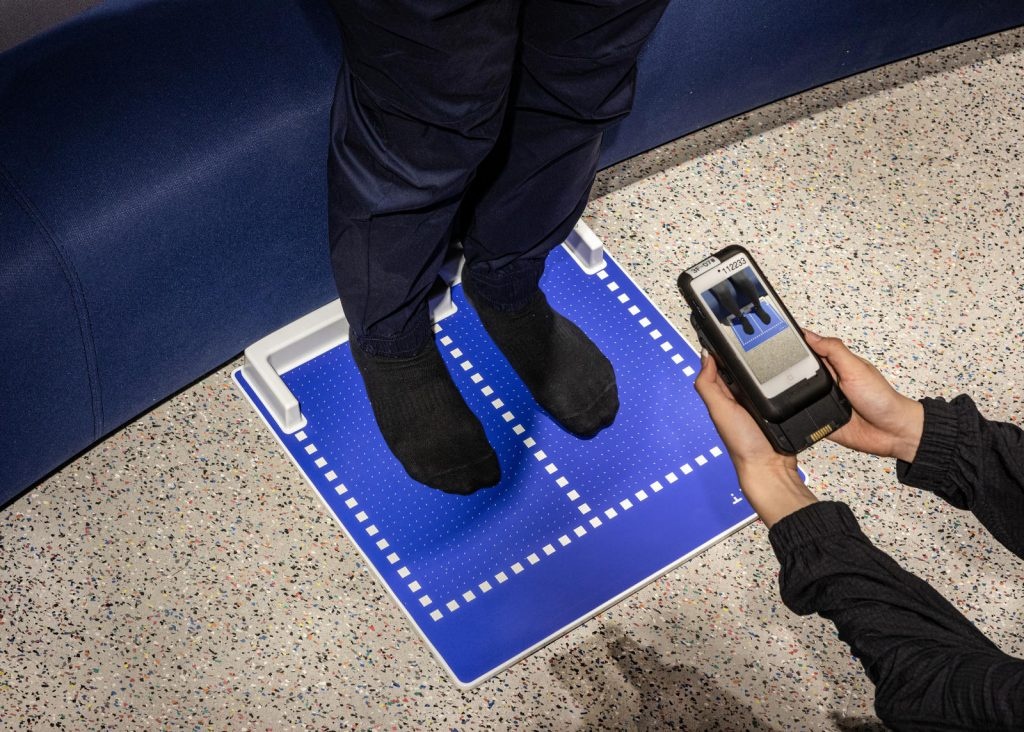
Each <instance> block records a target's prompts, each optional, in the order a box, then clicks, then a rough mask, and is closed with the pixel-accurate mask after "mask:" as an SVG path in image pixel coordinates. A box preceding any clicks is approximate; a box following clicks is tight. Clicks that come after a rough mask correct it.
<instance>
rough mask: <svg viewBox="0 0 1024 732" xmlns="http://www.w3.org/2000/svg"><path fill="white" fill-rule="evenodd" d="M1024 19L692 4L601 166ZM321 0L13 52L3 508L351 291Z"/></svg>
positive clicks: (6, 183)
mask: <svg viewBox="0 0 1024 732" xmlns="http://www.w3.org/2000/svg"><path fill="white" fill-rule="evenodd" d="M1022 23H1024V4H1022V3H1020V2H1019V0H976V1H975V2H972V3H963V2H961V1H960V0H905V1H904V2H899V3H895V2H891V1H889V0H886V1H884V2H883V1H880V0H836V1H835V2H831V3H820V2H811V1H810V0H736V1H734V2H714V3H693V2H676V3H674V4H672V5H671V6H670V7H669V10H668V12H667V13H666V15H665V18H664V19H663V21H662V23H661V25H660V26H659V28H658V30H657V32H656V34H655V36H654V38H653V39H652V40H651V43H650V44H649V46H648V48H647V49H646V51H645V53H644V56H643V58H642V62H641V68H640V78H639V91H638V94H637V101H636V109H635V112H634V114H633V116H632V117H630V118H629V119H628V120H626V122H624V123H623V124H622V125H621V126H620V127H619V128H617V129H616V130H615V131H613V132H612V133H611V134H609V135H608V137H607V139H606V147H605V152H604V162H605V164H609V163H612V162H615V161H617V160H621V159H623V158H625V157H628V156H631V155H634V154H636V153H638V152H640V151H643V150H646V149H648V148H651V147H653V146H656V145H658V144H661V143H663V142H665V141H667V140H671V139H673V138H676V137H679V136H680V135H683V134H686V133H688V132H691V131H693V130H695V129H698V128H700V127H703V126H705V125H708V124H711V123H714V122H716V121H719V120H721V119H724V118H726V117H729V116H732V115H735V114H738V113H740V112H743V111H746V110H749V109H751V108H753V107H756V106H758V105H761V104H764V103H767V102H770V101H773V100H775V99H778V98H780V97H783V96H786V95H789V94H792V93H794V92H797V91H801V90H803V89H807V88H809V87H812V86H815V85H818V84H821V83H824V82H827V81H830V80H833V79H835V78H838V77H841V76H845V75H848V74H852V73H855V72H857V71H861V70H864V69H867V68H871V67H873V66H877V65H879V64H883V63H886V62H889V61H892V60H895V59H898V58H902V57H905V56H908V55H911V54H914V53H919V52H922V51H926V50H929V49H932V48H936V47H938V46H941V45H945V44H948V43H952V42H956V41H960V40H964V39H967V38H971V37H974V36H977V35H981V34H984V33H988V32H994V31H997V30H1001V29H1004V28H1008V27H1012V26H1015V25H1020V24H1022ZM339 60H340V48H339V45H338V38H337V33H336V30H335V27H334V18H333V16H332V14H331V12H330V9H329V7H328V5H327V2H326V0H218V1H217V2H215V3H214V2H207V1H205V0H107V2H105V3H103V4H102V5H101V6H99V7H98V8H96V9H94V10H92V11H89V12H87V13H86V14H84V15H82V16H80V17H78V18H76V19H74V20H72V21H71V22H70V23H68V24H65V25H63V26H60V27H58V28H56V29H53V30H51V31H48V32H47V33H44V34H43V35H41V36H38V37H36V38H34V39H32V40H30V41H28V42H26V43H24V44H22V45H20V46H18V47H16V48H14V49H12V50H10V51H8V52H6V53H4V54H2V55H0V504H3V503H5V502H7V501H9V500H10V499H11V498H12V497H14V496H16V495H17V494H19V493H20V492H21V491H23V490H24V489H26V488H28V487H30V486H31V485H32V484H33V483H35V482H36V481H38V480H39V479H40V478H41V477H43V476H45V475H46V474H47V473H48V472H50V471H52V470H53V469H55V468H56V467H58V466H59V465H61V464H62V463H63V462H65V461H66V460H68V459H69V458H71V457H73V456H74V455H75V454H76V453H78V452H80V451H81V450H83V449H85V448H86V447H88V446H89V445H91V444H92V443H94V442H95V441H96V440H98V439H100V438H101V437H102V436H103V435H105V434H107V433H109V432H110V431H111V430H114V429H116V428H117V427H119V426H120V425H122V424H124V423H125V422H127V421H129V420H131V419H132V418H134V417H135V416H137V415H138V414H140V413H142V412H143V411H145V410H146V409H147V408H149V407H150V406H152V405H153V404H155V403H157V402H159V401H160V400H162V399H164V398H166V397H167V396H169V395H170V394H172V393H174V392H175V391H177V390H179V389H181V388H182V387H183V386H185V385H187V384H189V383H190V382H192V381H194V380H195V379H197V378H199V377H201V376H202V375H203V374H205V373H207V372H208V371H210V370H211V369H214V368H216V367H217V366H218V365H220V364H222V363H224V362H225V361H227V360H229V359H231V358H232V357H233V356H235V355H236V354H238V353H239V352H240V351H241V350H242V349H243V348H244V347H245V346H246V345H247V344H249V343H251V342H252V341H255V340H257V339H258V338H260V337H262V336H263V335H265V334H267V333H268V332H270V331H272V330H274V329H275V328H278V327H280V326H281V325H283V324H285V323H287V322H289V321H290V320H292V319H294V318H296V317H299V316H301V315H303V314H305V313H306V312H309V311H311V310H313V309H314V308H316V307H318V306H320V305H322V304H324V303H326V302H327V301H329V300H331V299H333V298H334V297H335V294H334V291H333V283H332V280H331V276H330V270H329V266H328V258H327V250H326V221H325V207H326V206H325V193H326V183H325V170H324V166H325V158H326V145H327V129H328V114H329V108H330V102H331V95H332V91H333V85H334V79H335V75H336V73H337V67H338V63H339Z"/></svg>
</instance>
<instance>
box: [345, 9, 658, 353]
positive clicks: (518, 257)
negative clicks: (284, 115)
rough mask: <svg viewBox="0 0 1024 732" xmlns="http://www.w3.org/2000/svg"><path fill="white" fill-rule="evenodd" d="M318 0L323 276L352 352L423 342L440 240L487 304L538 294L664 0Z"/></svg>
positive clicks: (628, 97)
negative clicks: (336, 42) (327, 44)
mask: <svg viewBox="0 0 1024 732" xmlns="http://www.w3.org/2000/svg"><path fill="white" fill-rule="evenodd" d="M333 2H334V5H335V9H336V11H337V13H338V17H339V19H340V22H341V29H342V40H343V47H344V56H345V63H344V64H343V68H342V71H341V73H340V75H339V78H338V85H337V89H336V92H335V99H334V108H333V113H332V120H331V146H330V156H329V176H328V182H329V230H330V246H331V262H332V267H333V270H334V277H335V281H336V282H337V286H338V292H339V294H340V296H341V302H342V306H343V308H344V310H345V315H346V318H347V319H348V321H349V324H350V326H351V329H352V333H353V336H354V337H355V338H356V339H357V340H358V342H359V344H360V345H361V346H362V347H363V349H364V350H365V351H367V352H368V353H371V354H374V355H384V356H409V355H412V354H413V353H415V352H416V351H417V350H419V349H420V348H421V347H422V346H423V344H424V343H426V340H427V339H428V338H429V337H430V329H429V314H428V312H427V302H426V300H427V295H428V293H429V291H430V289H431V287H432V286H433V285H434V283H435V281H436V279H437V274H438V270H439V269H440V266H441V264H442V263H443V260H444V256H445V254H446V252H447V250H448V247H449V244H450V243H451V242H452V241H457V240H461V241H462V243H463V247H464V250H465V256H466V262H467V266H468V267H470V268H471V269H472V274H473V278H474V283H475V284H476V288H477V290H478V291H479V294H480V296H481V298H482V299H484V300H485V301H486V302H487V303H488V304H491V305H492V306H494V307H498V308H501V309H515V308H517V307H520V306H522V305H524V304H525V303H526V302H527V301H528V300H529V298H530V297H531V296H532V295H533V294H534V293H535V292H536V290H537V286H538V282H539V280H540V276H541V274H542V273H543V270H544V260H545V258H546V256H547V254H548V253H549V252H550V251H551V249H552V248H553V247H555V246H557V245H558V244H559V243H560V242H561V241H562V240H564V239H565V237H566V236H567V235H568V233H569V232H570V231H571V229H572V227H573V225H574V224H575V222H576V221H577V219H578V218H579V216H580V214H581V213H582V211H583V208H584V206H585V205H586V203H587V197H588V195H589V193H590V188H591V186H592V184H593V181H594V176H595V174H596V171H597V160H598V154H599V151H600V145H601V136H602V134H603V132H604V130H605V129H607V128H608V127H609V126H610V125H612V124H613V123H615V122H616V121H617V120H619V119H621V118H622V117H624V116H625V115H626V114H628V113H629V110H630V107H631V105H632V101H633V90H634V83H635V76H636V57H637V54H638V53H639V51H640V48H641V47H642V45H643V43H644V41H645V40H646V39H647V37H648V35H649V34H650V32H651V31H652V30H653V28H654V26H655V24H656V23H657V21H658V19H659V18H660V17H661V14H662V11H663V10H664V6H665V4H666V3H667V0H478V1H475V2H473V1H469V0H333Z"/></svg>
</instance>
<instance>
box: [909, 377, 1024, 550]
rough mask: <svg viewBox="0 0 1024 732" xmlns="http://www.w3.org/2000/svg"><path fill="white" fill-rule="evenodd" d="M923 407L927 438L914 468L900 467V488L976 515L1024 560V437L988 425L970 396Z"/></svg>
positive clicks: (1004, 427)
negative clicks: (915, 490) (919, 491)
mask: <svg viewBox="0 0 1024 732" xmlns="http://www.w3.org/2000/svg"><path fill="white" fill-rule="evenodd" d="M921 403H922V404H923V405H924V433H923V434H922V435H921V444H920V446H919V447H918V449H917V455H916V456H915V457H914V462H913V463H905V462H903V461H898V462H897V463H896V475H897V477H899V479H900V482H901V483H905V484H906V485H909V486H913V487H915V488H924V489H926V490H930V491H932V492H934V493H936V494H937V495H939V496H941V497H942V498H944V499H945V500H946V501H948V502H949V503H951V504H952V505H954V506H956V507H957V508H963V509H967V510H969V511H971V512H972V513H974V515H975V516H977V517H978V520H979V521H981V523H982V524H984V525H985V528H987V529H988V530H989V531H990V532H992V536H994V537H995V538H996V539H997V540H998V541H999V543H1001V544H1002V545H1003V546H1005V547H1006V548H1007V549H1009V550H1010V551H1011V552H1013V553H1014V554H1016V555H1017V556H1018V557H1020V558H1021V559H1024V432H1022V431H1021V429H1020V428H1019V427H1017V426H1016V425H1012V424H1009V423H1006V422H991V421H989V420H987V419H985V418H984V417H982V416H981V414H980V413H979V412H978V408H977V407H976V406H974V402H973V401H971V398H970V397H969V396H966V395H964V396H958V397H957V398H956V399H954V400H953V401H951V402H948V403H947V402H945V401H942V400H941V399H922V400H921Z"/></svg>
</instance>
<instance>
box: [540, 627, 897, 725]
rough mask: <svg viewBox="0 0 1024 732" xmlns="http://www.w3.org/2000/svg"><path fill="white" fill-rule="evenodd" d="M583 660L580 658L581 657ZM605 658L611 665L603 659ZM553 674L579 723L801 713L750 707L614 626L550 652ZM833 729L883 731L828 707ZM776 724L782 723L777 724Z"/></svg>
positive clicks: (688, 721)
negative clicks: (558, 652)
mask: <svg viewBox="0 0 1024 732" xmlns="http://www.w3.org/2000/svg"><path fill="white" fill-rule="evenodd" d="M581 659H586V663H581ZM609 662H610V664H609ZM550 666H551V671H552V673H553V675H554V676H555V677H556V678H557V679H558V680H559V681H560V682H562V684H563V685H564V686H565V688H566V689H568V690H569V692H570V693H571V694H572V696H573V698H574V700H575V701H576V702H577V704H578V705H579V706H580V707H581V708H583V709H584V710H585V711H584V712H583V718H582V720H581V724H580V726H579V728H578V729H580V730H588V731H589V730H606V729H609V730H610V729H614V730H640V731H651V732H653V731H655V730H722V731H728V732H732V731H733V730H736V731H737V732H739V731H740V730H777V729H788V728H789V727H790V726H791V725H792V724H793V723H794V722H798V721H799V720H786V719H776V720H773V721H774V722H775V724H772V723H769V722H768V721H767V720H766V719H765V718H764V712H760V711H759V712H758V713H755V711H754V709H753V707H752V706H751V705H750V704H748V703H747V702H745V701H744V700H743V699H742V698H740V696H738V695H737V693H736V692H735V691H733V690H729V689H726V688H725V687H723V686H722V684H721V683H719V681H718V680H716V679H715V678H714V677H713V676H712V675H711V674H710V673H708V672H707V671H704V670H701V669H699V668H697V667H695V666H692V665H690V664H685V663H684V664H679V665H676V666H669V665H666V664H665V663H663V661H662V658H661V655H660V654H659V653H658V651H657V650H656V649H655V648H652V647H645V646H642V645H640V644H639V643H637V642H636V640H634V639H633V638H631V637H629V636H628V635H627V634H626V633H625V632H624V631H623V630H622V629H621V628H619V627H617V626H615V625H609V626H605V627H604V628H602V629H601V631H600V633H599V634H598V635H595V636H594V637H592V638H591V639H589V640H588V641H586V642H585V643H583V644H581V645H579V646H577V647H575V648H573V650H572V651H571V652H569V653H565V654H562V655H559V656H555V657H554V658H552V659H551V662H550ZM831 719H832V722H833V724H834V725H835V726H834V727H833V729H834V730H841V731H842V732H882V731H883V730H885V727H884V726H883V725H882V724H881V723H880V722H879V720H878V719H876V718H874V717H854V718H848V717H843V716H842V715H841V714H838V713H833V714H832V715H831ZM778 725H781V726H778Z"/></svg>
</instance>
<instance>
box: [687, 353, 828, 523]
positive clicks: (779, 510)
mask: <svg viewBox="0 0 1024 732" xmlns="http://www.w3.org/2000/svg"><path fill="white" fill-rule="evenodd" d="M701 365H702V367H701V371H700V374H698V375H697V380H696V382H694V386H695V387H696V389H697V393H698V394H700V398H701V399H703V400H704V404H705V405H706V406H707V408H708V414H710V415H711V421H712V422H714V423H715V429H717V430H718V434H720V435H721V436H722V441H723V442H725V448H726V449H727V450H728V451H729V456H730V457H731V458H732V461H733V464H734V465H735V466H736V477H738V478H739V481H740V488H742V489H743V495H745V496H746V497H747V500H748V501H750V505H751V506H753V507H754V510H755V511H757V515H758V516H760V517H761V520H762V521H764V523H765V525H766V526H767V527H768V528H769V529H770V528H771V527H772V526H774V525H775V522H776V521H778V520H779V519H781V518H784V517H786V516H788V515H789V514H791V513H793V512H795V511H799V510H800V509H801V508H803V507H804V506H808V505H810V504H812V503H814V502H816V501H817V500H818V499H817V498H815V497H814V494H813V493H811V491H810V490H809V489H808V488H807V486H805V485H804V483H803V481H802V480H800V475H799V474H798V473H797V471H796V458H795V457H794V456H792V455H783V454H781V453H779V452H777V451H776V450H775V449H774V448H773V447H772V445H771V443H769V442H768V440H767V439H766V438H765V436H764V433H763V432H762V431H761V429H760V428H759V427H758V425H757V423H756V422H755V421H754V418H753V417H752V416H751V415H750V413H749V412H748V411H747V410H746V409H745V408H744V407H742V406H740V404H739V403H738V402H737V401H736V398H735V397H734V396H733V394H732V392H731V391H730V390H729V387H728V386H726V384H725V382H724V381H723V380H722V379H721V374H720V373H719V372H718V368H717V366H716V365H715V360H714V359H713V358H712V357H711V356H710V355H707V354H704V355H703V357H702V358H701Z"/></svg>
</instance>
